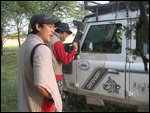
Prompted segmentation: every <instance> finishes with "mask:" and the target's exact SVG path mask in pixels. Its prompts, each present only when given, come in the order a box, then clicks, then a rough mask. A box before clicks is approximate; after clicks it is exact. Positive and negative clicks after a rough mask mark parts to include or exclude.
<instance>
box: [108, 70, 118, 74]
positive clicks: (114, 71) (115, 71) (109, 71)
mask: <svg viewBox="0 0 150 113" xmlns="http://www.w3.org/2000/svg"><path fill="white" fill-rule="evenodd" d="M108 73H113V74H119V72H118V71H117V70H115V69H108Z"/></svg>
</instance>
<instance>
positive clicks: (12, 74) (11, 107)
mask: <svg viewBox="0 0 150 113" xmlns="http://www.w3.org/2000/svg"><path fill="white" fill-rule="evenodd" d="M17 50H18V47H11V48H7V47H4V54H3V56H1V111H2V112H14V111H16V109H17V107H16V104H17V102H16V98H17V81H16V80H17Z"/></svg>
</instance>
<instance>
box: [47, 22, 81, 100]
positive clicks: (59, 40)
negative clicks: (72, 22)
mask: <svg viewBox="0 0 150 113" xmlns="http://www.w3.org/2000/svg"><path fill="white" fill-rule="evenodd" d="M70 34H72V31H70V29H69V25H68V24H67V23H63V22H62V23H61V24H60V26H58V27H57V29H55V35H54V36H53V38H52V40H51V42H50V43H49V47H50V49H52V51H53V68H54V72H55V75H56V80H57V83H58V87H59V91H60V94H61V96H62V100H64V99H65V95H64V91H63V90H64V85H63V84H64V83H63V82H64V75H63V72H62V65H63V64H69V63H71V62H72V61H73V59H74V57H75V55H76V54H77V50H78V45H77V43H76V42H74V43H73V48H74V49H73V50H72V51H71V52H70V53H68V54H67V53H66V51H65V49H64V45H63V41H65V39H66V38H67V36H68V35H70Z"/></svg>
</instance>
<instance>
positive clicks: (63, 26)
mask: <svg viewBox="0 0 150 113" xmlns="http://www.w3.org/2000/svg"><path fill="white" fill-rule="evenodd" d="M60 30H61V31H63V32H67V33H68V34H69V35H70V34H72V31H70V29H69V25H68V24H67V23H63V22H61V24H60V26H58V27H57V28H56V29H55V31H56V32H58V31H60Z"/></svg>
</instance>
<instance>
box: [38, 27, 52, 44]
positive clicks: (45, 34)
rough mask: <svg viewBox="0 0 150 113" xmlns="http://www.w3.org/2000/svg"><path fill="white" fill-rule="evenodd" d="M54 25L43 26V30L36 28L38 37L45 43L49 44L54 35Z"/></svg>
mask: <svg viewBox="0 0 150 113" xmlns="http://www.w3.org/2000/svg"><path fill="white" fill-rule="evenodd" d="M54 30H55V27H54V24H43V28H42V27H39V26H38V31H39V33H38V36H39V37H41V39H42V40H43V41H44V42H45V43H47V42H50V41H51V39H52V37H53V35H54Z"/></svg>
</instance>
